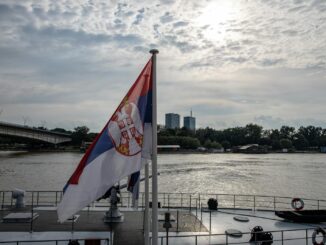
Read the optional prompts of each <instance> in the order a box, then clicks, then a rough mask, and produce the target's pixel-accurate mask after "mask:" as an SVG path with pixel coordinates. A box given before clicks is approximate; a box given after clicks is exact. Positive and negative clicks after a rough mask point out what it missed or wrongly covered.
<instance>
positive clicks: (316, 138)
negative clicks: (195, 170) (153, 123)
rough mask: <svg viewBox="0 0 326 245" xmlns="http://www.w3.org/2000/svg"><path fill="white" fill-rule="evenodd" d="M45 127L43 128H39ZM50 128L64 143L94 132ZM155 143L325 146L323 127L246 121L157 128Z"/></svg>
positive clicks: (92, 136)
mask: <svg viewBox="0 0 326 245" xmlns="http://www.w3.org/2000/svg"><path fill="white" fill-rule="evenodd" d="M42 129H45V128H42ZM51 131H54V132H59V133H66V134H70V135H71V137H72V141H71V142H69V143H67V144H70V145H74V146H80V145H81V143H82V142H83V141H86V142H90V141H93V140H94V139H95V137H96V135H97V133H93V132H90V130H89V128H88V127H87V126H78V127H75V128H74V130H73V131H69V130H65V129H63V128H55V129H51ZM1 142H2V143H10V142H12V139H7V140H6V139H4V138H0V143H1ZM158 144H160V145H180V146H181V148H183V149H196V148H198V147H205V148H208V149H210V148H214V149H219V148H221V147H223V148H224V149H230V148H232V147H235V146H241V145H247V144H259V145H265V146H268V147H269V148H270V149H272V150H280V149H283V148H287V149H296V150H307V149H314V148H315V149H317V148H319V147H321V146H326V129H325V128H324V129H323V128H321V127H316V126H307V127H304V126H301V127H299V128H297V129H296V128H294V127H291V126H282V127H281V128H280V129H263V127H262V126H260V125H257V124H252V123H251V124H247V125H246V126H244V127H234V128H227V129H221V130H216V129H213V128H210V127H206V128H200V129H197V130H196V132H194V131H191V130H188V129H186V128H180V129H165V128H159V129H158Z"/></svg>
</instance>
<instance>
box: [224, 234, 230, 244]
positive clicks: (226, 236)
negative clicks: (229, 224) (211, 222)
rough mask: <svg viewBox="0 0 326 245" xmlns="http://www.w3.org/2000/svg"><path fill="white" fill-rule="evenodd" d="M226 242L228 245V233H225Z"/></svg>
mask: <svg viewBox="0 0 326 245" xmlns="http://www.w3.org/2000/svg"><path fill="white" fill-rule="evenodd" d="M225 244H226V245H228V244H229V238H228V235H227V234H225Z"/></svg>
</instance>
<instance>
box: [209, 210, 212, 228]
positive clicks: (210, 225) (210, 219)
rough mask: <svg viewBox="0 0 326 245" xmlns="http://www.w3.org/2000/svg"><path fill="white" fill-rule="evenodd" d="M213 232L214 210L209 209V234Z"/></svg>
mask: <svg viewBox="0 0 326 245" xmlns="http://www.w3.org/2000/svg"><path fill="white" fill-rule="evenodd" d="M211 233H212V211H211V210H209V234H211Z"/></svg>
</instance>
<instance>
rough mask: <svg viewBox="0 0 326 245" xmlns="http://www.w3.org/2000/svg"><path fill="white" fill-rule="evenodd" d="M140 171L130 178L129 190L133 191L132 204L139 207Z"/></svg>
mask: <svg viewBox="0 0 326 245" xmlns="http://www.w3.org/2000/svg"><path fill="white" fill-rule="evenodd" d="M139 183H140V171H137V172H136V173H133V174H132V175H130V176H129V178H128V185H127V190H128V191H129V192H131V193H132V206H133V207H134V208H137V206H138V204H137V201H138V199H139Z"/></svg>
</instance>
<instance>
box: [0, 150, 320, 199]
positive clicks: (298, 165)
mask: <svg viewBox="0 0 326 245" xmlns="http://www.w3.org/2000/svg"><path fill="white" fill-rule="evenodd" d="M81 157H82V154H80V153H71V152H64V153H62V152H60V153H16V154H13V153H8V152H0V190H12V189H14V188H21V189H25V190H61V189H62V187H63V186H64V185H65V183H66V181H67V180H68V178H69V177H70V175H71V174H72V172H73V171H74V169H75V168H76V166H77V164H78V162H79V160H80V159H81ZM158 164H159V172H160V173H161V175H160V176H159V191H161V192H211V193H230V194H260V195H279V196H299V197H306V198H319V199H326V154H255V155H251V154H231V153H230V154H161V155H159V157H158Z"/></svg>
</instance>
